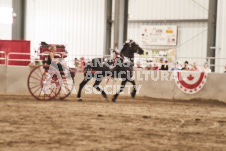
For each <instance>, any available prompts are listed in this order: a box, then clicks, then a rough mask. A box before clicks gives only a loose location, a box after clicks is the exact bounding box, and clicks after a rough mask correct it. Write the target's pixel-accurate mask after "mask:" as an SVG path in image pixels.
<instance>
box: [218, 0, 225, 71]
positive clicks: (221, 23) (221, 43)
mask: <svg viewBox="0 0 226 151" xmlns="http://www.w3.org/2000/svg"><path fill="white" fill-rule="evenodd" d="M225 13H226V1H225V0H218V12H217V33H216V49H215V52H216V58H226V43H225V41H226V26H225V25H226V15H225ZM215 63H216V65H217V67H216V72H220V73H223V72H224V71H226V68H225V67H224V66H226V59H217V60H216V62H215Z"/></svg>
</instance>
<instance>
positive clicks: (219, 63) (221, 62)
mask: <svg viewBox="0 0 226 151" xmlns="http://www.w3.org/2000/svg"><path fill="white" fill-rule="evenodd" d="M176 60H177V61H179V62H180V63H182V65H183V64H184V61H188V62H189V65H190V66H192V64H193V63H194V62H196V63H197V66H199V67H201V68H202V67H203V65H204V63H207V64H208V67H210V68H211V67H214V68H215V72H216V73H222V72H223V71H225V69H224V67H225V65H226V58H216V57H177V59H176ZM213 61H214V64H212V62H213Z"/></svg>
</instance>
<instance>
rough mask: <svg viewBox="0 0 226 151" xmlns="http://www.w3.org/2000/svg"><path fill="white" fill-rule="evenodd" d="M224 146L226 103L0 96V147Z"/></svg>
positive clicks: (23, 150) (1, 150)
mask: <svg viewBox="0 0 226 151" xmlns="http://www.w3.org/2000/svg"><path fill="white" fill-rule="evenodd" d="M11 150H12V151H36V150H37V151H38V150H40V151H43V150H48V151H50V150H53V151H54V150H66V151H70V150H104V151H105V150H112V151H113V150H131V151H132V150H133V151H138V150H153V151H156V150H191V151H193V150H204V151H207V150H211V151H212V150H226V105H225V104H223V103H219V102H208V103H206V102H201V101H197V100H196V101H195V100H194V101H166V100H154V99H148V98H137V99H135V100H132V99H130V98H128V97H121V98H119V99H118V102H117V103H112V102H110V101H109V102H106V101H105V100H103V99H102V98H101V97H99V96H98V95H93V96H88V97H86V98H84V101H83V102H77V101H75V96H73V95H72V96H70V97H69V98H68V99H66V100H65V101H48V102H43V101H36V100H34V99H33V98H32V97H31V96H4V95H1V96H0V151H11Z"/></svg>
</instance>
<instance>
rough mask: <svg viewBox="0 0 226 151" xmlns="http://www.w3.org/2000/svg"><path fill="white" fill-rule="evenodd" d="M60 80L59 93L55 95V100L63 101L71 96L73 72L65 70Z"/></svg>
mask: <svg viewBox="0 0 226 151" xmlns="http://www.w3.org/2000/svg"><path fill="white" fill-rule="evenodd" d="M60 80H62V82H61V89H60V93H59V94H58V95H57V99H60V100H63V99H65V98H66V97H68V96H69V95H70V94H71V92H72V90H73V88H74V72H71V71H70V70H68V69H65V70H64V74H63V75H62V77H61V79H60Z"/></svg>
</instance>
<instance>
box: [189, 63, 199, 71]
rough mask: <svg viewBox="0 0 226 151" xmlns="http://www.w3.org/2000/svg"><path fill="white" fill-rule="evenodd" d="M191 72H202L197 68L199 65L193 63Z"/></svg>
mask: <svg viewBox="0 0 226 151" xmlns="http://www.w3.org/2000/svg"><path fill="white" fill-rule="evenodd" d="M190 71H200V69H199V67H198V66H197V63H196V62H194V63H193V65H192V68H191V69H190Z"/></svg>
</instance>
